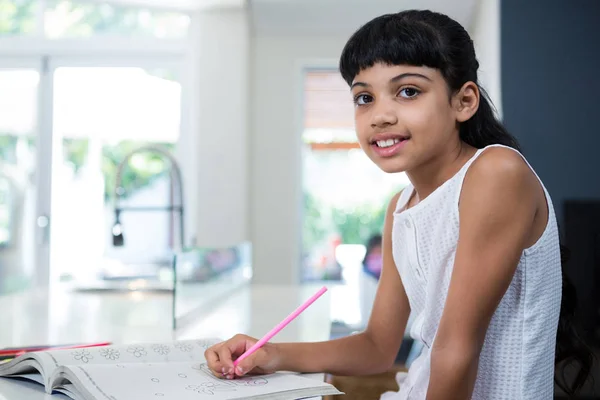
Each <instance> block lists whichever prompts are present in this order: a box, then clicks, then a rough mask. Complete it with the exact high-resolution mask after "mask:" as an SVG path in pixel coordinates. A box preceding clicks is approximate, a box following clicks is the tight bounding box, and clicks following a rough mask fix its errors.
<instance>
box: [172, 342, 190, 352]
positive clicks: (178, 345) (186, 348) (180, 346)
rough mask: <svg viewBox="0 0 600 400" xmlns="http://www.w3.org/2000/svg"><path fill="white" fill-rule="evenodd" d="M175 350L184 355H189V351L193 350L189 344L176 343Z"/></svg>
mask: <svg viewBox="0 0 600 400" xmlns="http://www.w3.org/2000/svg"><path fill="white" fill-rule="evenodd" d="M175 348H177V349H178V350H179V351H181V352H184V353H189V352H190V351H192V350H194V346H192V344H191V343H185V342H176V343H175Z"/></svg>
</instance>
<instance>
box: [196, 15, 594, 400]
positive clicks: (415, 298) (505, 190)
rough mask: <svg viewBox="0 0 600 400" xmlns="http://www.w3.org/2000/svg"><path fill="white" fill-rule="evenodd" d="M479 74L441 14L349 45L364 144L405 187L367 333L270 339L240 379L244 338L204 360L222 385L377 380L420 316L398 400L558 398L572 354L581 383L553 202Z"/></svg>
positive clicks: (389, 228)
mask: <svg viewBox="0 0 600 400" xmlns="http://www.w3.org/2000/svg"><path fill="white" fill-rule="evenodd" d="M477 70H478V62H477V59H476V57H475V51H474V48H473V42H472V41H471V39H470V37H469V35H468V33H467V32H466V31H465V29H464V28H463V27H462V26H461V25H460V24H458V23H457V22H456V21H454V20H452V19H450V18H448V17H447V16H445V15H442V14H438V13H434V12H430V11H414V10H412V11H404V12H400V13H397V14H391V15H384V16H381V17H378V18H375V19H374V20H372V21H371V22H369V23H367V24H366V25H364V26H363V27H361V28H360V29H359V30H358V31H357V32H356V33H355V34H354V35H353V36H352V37H351V38H350V40H349V41H348V43H347V44H346V46H345V48H344V49H343V52H342V55H341V60H340V71H341V74H342V76H343V78H344V79H345V80H346V82H347V83H348V85H349V86H350V88H351V91H352V96H353V98H354V102H355V104H356V108H355V110H356V111H355V119H356V131H357V137H358V141H359V142H360V145H361V147H362V149H363V150H364V151H365V153H366V154H367V155H368V156H369V158H370V159H371V160H372V161H373V162H374V163H375V164H377V166H379V167H380V168H381V169H382V170H383V171H385V172H389V173H396V172H406V174H407V175H408V177H409V179H410V182H411V184H410V185H409V186H408V187H406V188H405V189H404V190H403V191H402V192H401V193H398V194H397V195H396V196H395V197H394V198H393V199H392V200H391V202H390V204H389V206H388V211H387V217H386V220H385V226H384V233H383V267H382V275H381V280H380V282H379V286H378V290H377V295H376V299H375V302H374V305H373V311H372V314H371V317H370V320H369V323H368V327H367V328H366V330H365V331H364V332H362V333H359V334H356V335H352V336H349V337H345V338H341V339H336V340H331V341H326V342H322V343H286V344H267V345H266V346H264V347H263V348H262V349H261V350H259V351H257V352H256V353H254V354H253V356H251V357H248V358H246V359H245V360H244V361H243V362H241V363H240V365H239V368H238V369H235V370H234V369H233V364H232V359H235V358H236V357H237V356H239V355H240V354H242V353H243V352H244V351H245V350H246V349H247V348H249V347H250V346H252V345H253V344H254V343H255V341H256V339H254V338H250V337H247V336H244V335H237V336H235V337H234V338H232V339H230V340H228V341H226V342H223V343H220V344H217V345H215V346H213V347H211V348H210V349H208V350H207V351H206V358H207V360H208V365H209V367H210V368H211V369H212V370H213V372H214V373H215V374H216V375H218V376H222V377H225V378H233V377H235V376H242V375H244V374H247V373H269V372H273V371H276V370H288V371H297V372H328V373H332V374H337V375H365V374H374V373H379V372H383V371H386V370H388V369H389V368H390V366H391V365H392V363H393V361H394V358H395V356H396V354H397V351H398V348H399V346H400V343H401V340H402V337H403V333H404V330H405V327H406V323H407V319H408V317H409V313H413V314H414V318H415V319H414V323H413V324H412V327H411V332H410V333H411V336H412V337H413V338H415V339H416V340H419V341H421V342H422V343H423V344H424V348H423V351H422V353H421V355H420V356H419V357H418V358H417V359H416V360H415V361H414V362H413V363H412V365H411V368H410V370H409V372H408V374H407V375H406V377H405V379H404V380H403V381H402V382H401V385H400V391H399V392H398V393H397V396H396V398H397V399H427V400H436V399H443V400H448V399H469V398H473V399H482V400H484V399H485V400H495V399H510V400H516V399H544V400H546V399H551V398H552V396H553V389H554V382H553V376H554V367H555V362H558V361H561V360H564V359H566V358H569V357H570V358H573V357H574V358H576V359H577V360H578V361H581V362H582V365H583V366H584V368H583V369H582V370H581V372H580V373H579V375H578V376H577V379H576V380H575V382H574V384H573V385H572V386H570V387H565V389H567V390H568V391H573V390H575V389H577V388H578V387H580V386H581V385H582V384H583V382H584V380H585V378H586V375H587V373H588V372H589V362H590V359H589V354H588V353H585V351H579V352H577V351H576V350H574V349H575V347H574V345H575V344H577V342H576V341H574V339H573V338H574V336H573V334H572V333H571V332H570V331H568V330H569V329H572V328H571V325H570V324H569V322H568V320H569V317H570V314H571V313H572V310H573V309H572V301H573V299H572V298H570V297H564V298H562V307H561V297H562V296H561V291H562V288H563V287H565V288H567V289H568V286H563V282H562V276H561V252H560V247H559V235H558V229H557V221H556V217H555V214H554V209H553V205H552V201H551V199H550V196H549V195H548V192H547V191H546V189H545V188H544V186H543V184H542V183H541V181H540V180H539V178H538V177H537V175H536V174H535V173H534V171H533V170H532V168H531V167H530V166H529V164H528V163H527V161H526V160H525V159H524V158H523V156H522V155H521V153H520V152H519V147H518V144H517V141H516V140H515V139H514V138H513V137H512V136H511V135H510V134H509V133H508V132H507V131H506V130H505V129H504V127H503V126H502V125H501V124H500V122H498V120H497V119H496V118H495V115H494V112H493V109H492V106H491V104H490V101H489V100H488V99H487V97H486V95H485V92H484V91H483V90H482V88H481V87H480V86H479V85H478V83H477V82H478V81H477ZM559 316H560V322H559ZM557 329H558V339H557ZM555 348H556V349H557V351H555ZM579 348H580V349H581V347H579ZM567 355H568V356H567Z"/></svg>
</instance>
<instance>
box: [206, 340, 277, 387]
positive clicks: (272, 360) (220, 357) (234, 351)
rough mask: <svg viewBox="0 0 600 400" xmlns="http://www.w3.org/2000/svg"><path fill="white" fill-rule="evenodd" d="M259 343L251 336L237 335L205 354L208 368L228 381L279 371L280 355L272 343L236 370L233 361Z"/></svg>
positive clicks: (247, 358) (252, 355)
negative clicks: (237, 377)
mask: <svg viewBox="0 0 600 400" xmlns="http://www.w3.org/2000/svg"><path fill="white" fill-rule="evenodd" d="M257 341H258V340H257V339H255V338H253V337H250V336H246V335H235V336H234V337H232V338H231V339H229V340H227V341H225V342H221V343H217V344H215V345H213V346H211V347H209V348H208V349H206V351H205V352H204V357H205V358H206V361H207V364H208V367H209V368H210V370H211V371H212V373H213V374H214V375H215V376H217V377H219V378H226V379H233V378H234V377H236V376H244V375H247V374H252V375H263V374H270V373H273V372H275V371H277V370H278V365H280V360H279V358H280V355H279V353H278V351H277V347H276V346H275V345H274V344H271V343H265V344H264V345H263V346H262V347H261V348H260V349H258V350H256V351H255V352H254V353H253V354H251V355H250V356H248V357H246V358H245V359H244V360H242V361H241V362H240V363H239V365H238V366H237V367H235V368H234V366H233V361H234V360H235V359H237V358H238V357H239V356H241V355H242V354H244V352H245V351H246V350H247V349H249V348H250V347H252V346H253V345H254V344H255V343H256V342H257Z"/></svg>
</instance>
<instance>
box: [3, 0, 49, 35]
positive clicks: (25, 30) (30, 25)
mask: <svg viewBox="0 0 600 400" xmlns="http://www.w3.org/2000/svg"><path fill="white" fill-rule="evenodd" d="M40 6H41V3H40V1H39V0H0V36H26V35H32V34H35V33H36V32H37V30H38V19H37V15H38V12H39V7H40Z"/></svg>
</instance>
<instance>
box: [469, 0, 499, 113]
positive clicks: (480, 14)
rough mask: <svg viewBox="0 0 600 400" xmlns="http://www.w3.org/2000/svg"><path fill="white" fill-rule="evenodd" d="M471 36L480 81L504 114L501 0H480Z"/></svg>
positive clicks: (497, 107)
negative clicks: (501, 69)
mask: <svg viewBox="0 0 600 400" xmlns="http://www.w3.org/2000/svg"><path fill="white" fill-rule="evenodd" d="M470 35H471V38H472V39H473V42H474V44H475V53H476V54H477V59H478V60H479V81H480V82H481V85H482V86H483V87H484V89H485V90H486V91H487V92H488V94H489V95H490V98H491V100H492V102H493V103H494V105H495V106H496V109H497V111H498V114H499V115H500V116H502V96H501V87H500V83H501V82H500V67H501V66H500V0H479V2H478V3H477V7H476V9H475V14H474V16H473V24H472V29H471V30H470Z"/></svg>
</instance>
